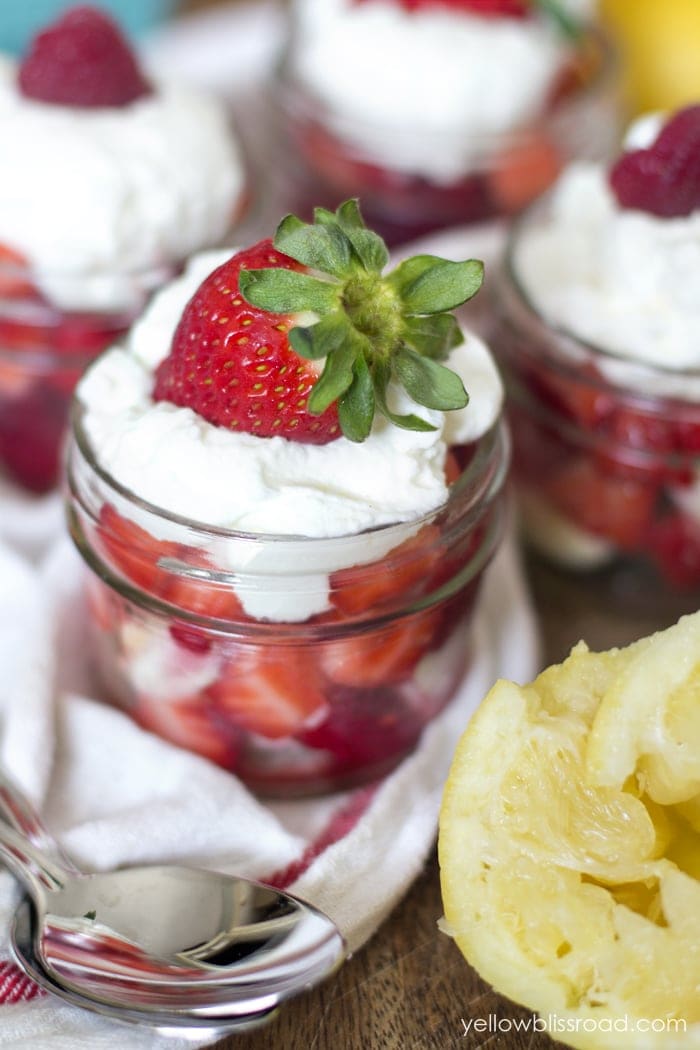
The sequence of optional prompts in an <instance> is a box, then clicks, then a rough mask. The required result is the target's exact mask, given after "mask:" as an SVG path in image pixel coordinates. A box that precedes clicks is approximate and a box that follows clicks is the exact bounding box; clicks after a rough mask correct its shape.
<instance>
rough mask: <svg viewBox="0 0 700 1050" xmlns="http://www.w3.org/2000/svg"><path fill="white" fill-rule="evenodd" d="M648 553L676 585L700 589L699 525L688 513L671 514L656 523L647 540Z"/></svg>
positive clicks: (682, 587) (666, 576) (683, 587)
mask: <svg viewBox="0 0 700 1050" xmlns="http://www.w3.org/2000/svg"><path fill="white" fill-rule="evenodd" d="M647 541H648V545H649V551H650V553H651V556H652V558H653V559H654V561H655V562H656V564H657V566H658V568H659V570H660V572H661V573H662V574H663V576H664V577H665V578H666V579H667V580H668V581H669V582H670V583H671V584H672V585H673V586H674V587H678V588H681V589H688V590H690V589H691V588H695V587H699V586H700V524H699V523H698V522H696V521H693V520H692V518H689V517H688V516H687V515H685V514H680V513H669V514H665V515H664V516H663V517H661V518H659V520H658V521H655V522H654V524H653V525H652V527H651V528H650V530H649V533H648V537H647Z"/></svg>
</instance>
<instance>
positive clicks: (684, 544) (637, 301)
mask: <svg viewBox="0 0 700 1050" xmlns="http://www.w3.org/2000/svg"><path fill="white" fill-rule="evenodd" d="M499 291H500V302H499V305H500V308H501V322H500V330H499V332H498V335H497V340H498V346H499V348H500V350H501V352H502V361H503V365H504V369H505V371H506V378H507V381H508V385H509V387H510V395H511V414H512V426H513V433H514V462H515V473H516V480H517V485H518V489H519V493H520V503H521V508H522V514H523V520H524V524H525V528H526V533H527V535H528V536H529V538H530V540H531V541H532V542H533V543H534V545H535V546H536V547H537V548H538V549H539V550H540V551H542V552H544V553H545V554H546V555H547V556H549V557H550V558H552V559H554V560H555V561H556V562H558V563H560V564H563V565H565V566H568V567H571V568H579V569H582V570H585V569H592V568H597V567H603V566H618V567H619V568H621V569H622V568H623V566H625V565H627V566H631V568H632V570H633V573H632V575H630V576H629V579H630V580H632V579H634V578H639V579H646V578H647V575H648V574H646V573H641V575H640V572H641V569H642V566H646V568H647V569H649V570H650V571H651V574H652V579H653V580H654V581H655V583H656V584H658V583H659V581H660V579H662V580H665V581H666V582H667V583H668V584H669V585H670V591H669V593H670V594H673V593H675V594H676V595H678V591H679V590H688V591H689V592H690V594H691V595H692V593H693V591H694V590H697V588H698V587H700V463H699V461H698V453H699V452H700V345H699V344H698V335H697V333H698V326H699V325H700V106H690V107H688V108H686V109H684V110H682V111H680V112H677V113H675V114H673V115H668V114H667V115H664V116H660V115H654V116H651V117H645V118H642V119H641V120H640V121H638V122H637V123H635V125H633V127H632V129H631V130H630V132H629V135H628V138H627V141H626V146H625V149H624V152H623V153H622V155H621V156H620V158H619V159H618V160H617V161H616V162H615V163H614V164H612V165H611V166H609V167H605V166H602V165H593V164H578V165H573V166H572V167H571V168H570V169H569V170H568V171H567V172H566V173H565V175H564V176H563V177H562V179H561V180H560V182H559V183H558V185H557V187H556V188H555V190H554V191H553V194H552V196H551V199H549V200H547V201H543V202H540V203H538V204H537V205H536V206H535V207H534V208H533V209H532V210H531V211H530V212H529V213H528V214H527V215H526V216H524V217H523V218H522V219H521V220H520V221H519V223H518V224H517V225H516V227H515V229H514V232H513V235H512V238H511V242H510V245H509V249H508V253H507V260H506V266H505V270H504V273H503V275H502V280H501V282H500V286H499ZM620 578H621V579H622V578H623V577H620Z"/></svg>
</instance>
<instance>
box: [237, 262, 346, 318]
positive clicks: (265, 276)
mask: <svg viewBox="0 0 700 1050" xmlns="http://www.w3.org/2000/svg"><path fill="white" fill-rule="evenodd" d="M238 287H239V289H240V291H241V294H242V295H243V298H244V299H246V300H247V301H248V302H249V303H251V304H252V305H253V306H257V307H259V309H261V310H269V311H270V313H275V314H287V313H294V312H295V311H302V310H313V311H314V312H315V313H317V314H327V313H330V311H331V310H335V309H337V308H338V300H339V294H340V285H338V284H331V283H330V282H329V281H320V280H318V278H316V277H309V275H308V274H305V273H297V272H296V271H295V270H272V269H270V270H267V269H266V270H241V272H240V275H239V279H238Z"/></svg>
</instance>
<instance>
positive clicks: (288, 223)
mask: <svg viewBox="0 0 700 1050" xmlns="http://www.w3.org/2000/svg"><path fill="white" fill-rule="evenodd" d="M387 261H388V253H387V250H386V247H385V245H384V243H383V241H382V240H381V239H380V238H379V237H378V236H377V235H376V234H374V233H373V232H371V231H369V230H368V229H367V228H366V227H365V226H364V224H363V221H362V219H361V216H360V212H359V209H358V206H357V202H356V201H352V200H351V201H348V202H345V203H344V204H343V205H342V206H341V207H340V208H339V209H338V211H337V212H330V211H326V210H324V209H317V210H316V212H315V218H314V222H313V223H311V224H306V223H303V222H301V221H300V220H299V219H297V218H295V217H294V216H288V217H287V218H286V219H284V220H283V221H282V223H281V224H280V226H279V227H278V230H277V233H276V235H275V238H274V243H273V241H271V240H264V241H262V242H260V243H259V244H256V245H254V246H252V247H249V248H245V249H243V250H241V251H239V252H237V253H236V254H235V255H234V256H233V257H229V256H228V255H223V256H222V255H221V254H220V253H214V254H212V253H203V254H200V255H199V256H197V257H195V258H194V259H193V260H192V261H191V263H190V265H189V266H188V268H187V269H186V271H185V272H184V274H182V275H181V276H180V277H179V278H177V279H176V280H175V281H173V282H172V283H171V284H170V285H169V286H168V287H167V288H165V289H163V290H162V291H160V292H159V293H158V294H157V295H156V296H155V297H154V299H153V301H152V302H151V304H150V305H149V307H148V308H147V310H146V312H145V313H144V315H143V317H142V318H141V319H140V320H139V321H138V322H137V324H136V325H135V326H134V328H133V329H132V331H131V333H130V334H129V336H128V338H126V339H125V340H124V341H123V342H122V343H121V344H119V345H117V346H115V347H113V348H111V349H110V350H108V351H106V353H105V354H104V355H102V356H101V357H100V359H99V360H98V361H97V362H95V363H94V364H93V365H92V366H91V367H90V368H89V369H88V371H87V373H86V375H85V376H84V377H83V379H82V380H81V382H80V384H79V386H78V390H77V395H76V401H75V411H74V422H73V438H72V441H71V442H70V444H69V450H68V484H69V490H70V491H69V500H70V503H69V517H70V527H71V532H72V535H73V538H74V541H75V543H76V545H77V547H78V549H79V550H80V552H81V554H82V556H83V558H84V560H85V562H86V563H87V565H88V567H89V571H88V572H87V574H86V593H87V596H88V605H89V614H90V615H89V619H90V623H91V629H92V632H93V635H94V644H93V649H94V652H95V654H96V658H97V664H98V669H99V671H100V673H101V676H102V678H103V681H104V683H105V685H106V688H107V692H108V693H109V694H110V695H111V696H112V698H113V699H114V700H115V701H116V702H117V703H118V704H120V705H121V706H122V707H124V708H125V709H126V710H127V711H128V712H129V713H130V714H131V715H132V716H133V717H134V718H135V719H136V720H137V721H138V722H140V723H141V724H142V725H143V726H145V727H146V728H148V729H150V730H153V731H155V732H156V733H159V734H161V735H163V736H164V737H166V738H167V739H169V740H171V741H174V742H175V743H177V744H179V745H181V746H183V747H186V748H189V749H192V750H194V751H197V752H200V753H201V754H203V755H205V756H206V757H208V758H209V759H211V760H212V761H214V762H217V763H219V764H220V765H222V766H224V767H225V768H227V769H230V770H233V771H235V772H236V773H237V774H238V775H239V776H240V777H241V778H242V779H243V780H245V781H246V782H247V783H248V784H249V785H250V786H251V787H253V788H254V789H255V790H258V791H261V792H267V793H285V794H288V793H308V792H315V791H320V790H326V789H332V788H336V787H341V786H345V785H348V784H353V783H357V782H359V781H362V780H366V779H368V778H372V777H377V776H380V775H382V774H383V773H385V772H386V771H388V770H389V769H391V768H392V767H393V766H394V765H395V764H396V763H397V762H399V760H400V759H401V758H402V757H403V756H404V755H405V754H407V753H408V752H410V751H411V750H412V749H413V748H414V747H415V745H416V743H417V741H418V740H419V738H420V735H421V732H422V731H423V729H424V727H425V726H426V725H427V724H428V722H430V720H431V719H432V718H433V717H434V716H435V715H436V714H437V713H438V712H439V711H440V710H441V709H442V708H443V707H444V705H445V704H446V703H447V702H448V701H449V700H450V699H451V697H452V696H453V695H454V693H455V691H456V690H457V688H458V686H459V684H460V682H461V680H462V677H463V675H464V672H465V669H466V667H467V664H468V660H469V629H468V628H469V625H470V621H471V616H472V610H473V607H474V602H475V599H476V595H477V590H478V587H479V582H480V580H481V577H482V574H483V570H484V568H485V566H486V565H487V564H488V562H489V560H490V558H491V556H492V554H493V553H494V550H495V549H496V546H497V544H498V542H499V538H500V535H501V531H502V520H503V516H504V496H503V481H504V475H505V472H506V467H507V460H508V447H507V440H506V436H505V432H504V429H503V426H502V423H501V418H500V417H501V411H500V410H501V399H502V391H501V384H500V380H499V378H498V374H497V372H496V369H495V367H494V364H493V361H492V358H491V356H490V354H489V352H488V350H487V348H486V346H485V345H484V344H483V343H482V342H481V341H480V340H479V339H477V338H475V337H473V336H471V335H470V336H468V337H467V338H466V339H465V337H464V335H463V333H462V331H461V329H460V326H459V324H458V321H457V319H456V317H455V316H454V314H453V313H452V310H453V308H455V307H457V306H459V305H460V304H461V303H463V302H464V301H465V300H467V299H468V298H470V297H471V296H472V295H473V294H474V293H475V291H476V290H477V288H478V287H479V285H480V283H481V280H482V266H481V264H480V263H479V262H477V261H474V260H471V261H467V262H462V263H457V262H448V261H446V260H443V259H439V258H437V257H434V256H429V255H422V256H416V257H413V258H412V259H410V260H407V261H404V262H403V263H401V264H400V265H399V266H397V267H396V268H395V269H394V270H392V271H391V272H389V273H386V272H385V268H386V265H387ZM467 391H468V393H467Z"/></svg>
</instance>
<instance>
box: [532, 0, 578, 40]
mask: <svg viewBox="0 0 700 1050" xmlns="http://www.w3.org/2000/svg"><path fill="white" fill-rule="evenodd" d="M534 4H535V6H536V7H539V8H540V9H541V11H542V12H543V14H545V15H546V16H547V17H548V18H550V19H551V20H552V22H554V24H555V25H556V26H557V27H558V28H559V29H560V30H561V32H562V33H563V34H564V36H568V37H569V38H570V39H571V40H576V39H578V37H580V36H581V26H580V24H579V22H578V21H577V20H576V19H575V18H573V17H572V15H570V14H569V12H568V11H567V10H566V9H565V8H564V7H563V6H562V4H561V2H560V0H534Z"/></svg>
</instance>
